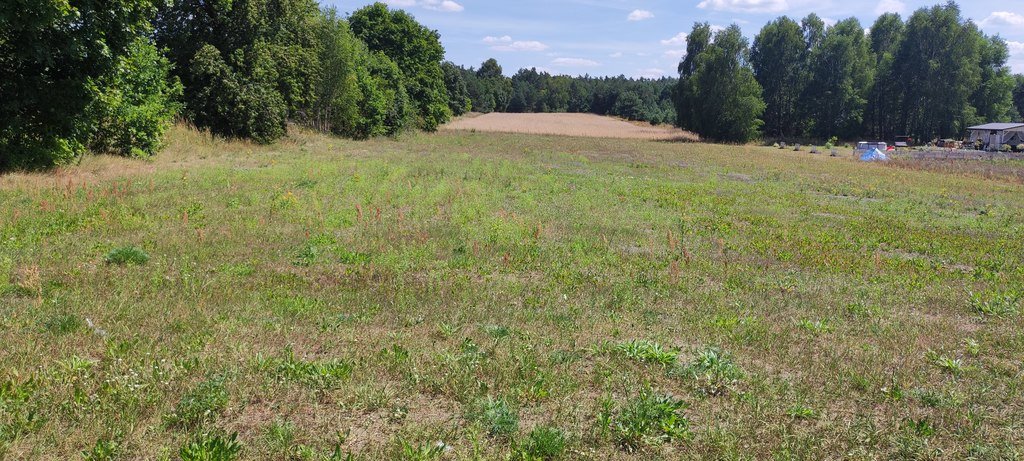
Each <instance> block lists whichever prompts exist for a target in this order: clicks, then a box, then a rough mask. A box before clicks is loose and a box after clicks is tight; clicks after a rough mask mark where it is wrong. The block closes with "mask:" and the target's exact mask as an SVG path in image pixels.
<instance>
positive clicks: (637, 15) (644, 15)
mask: <svg viewBox="0 0 1024 461" xmlns="http://www.w3.org/2000/svg"><path fill="white" fill-rule="evenodd" d="M653 18H654V13H651V12H650V11H647V10H633V12H632V13H629V16H627V17H626V19H628V20H630V21H643V20H644V19H653Z"/></svg>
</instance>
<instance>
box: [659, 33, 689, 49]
mask: <svg viewBox="0 0 1024 461" xmlns="http://www.w3.org/2000/svg"><path fill="white" fill-rule="evenodd" d="M686 37H687V36H686V32H680V33H678V34H676V36H675V37H672V38H670V39H666V40H662V41H661V44H662V45H665V46H680V45H685V44H686Z"/></svg>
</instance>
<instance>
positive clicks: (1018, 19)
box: [981, 11, 1024, 26]
mask: <svg viewBox="0 0 1024 461" xmlns="http://www.w3.org/2000/svg"><path fill="white" fill-rule="evenodd" d="M981 25H983V26H1024V15H1020V14H1017V13H1011V12H1009V11H994V12H992V14H990V15H988V17H987V18H985V19H983V20H981Z"/></svg>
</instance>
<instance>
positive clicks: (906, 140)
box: [893, 135, 914, 148]
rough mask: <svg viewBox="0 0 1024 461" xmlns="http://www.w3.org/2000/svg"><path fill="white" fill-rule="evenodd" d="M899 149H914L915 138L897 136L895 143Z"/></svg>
mask: <svg viewBox="0 0 1024 461" xmlns="http://www.w3.org/2000/svg"><path fill="white" fill-rule="evenodd" d="M893 144H894V145H895V146H896V147H897V148H899V147H914V137H913V136H909V135H906V136H897V137H896V141H895V142H894V143H893Z"/></svg>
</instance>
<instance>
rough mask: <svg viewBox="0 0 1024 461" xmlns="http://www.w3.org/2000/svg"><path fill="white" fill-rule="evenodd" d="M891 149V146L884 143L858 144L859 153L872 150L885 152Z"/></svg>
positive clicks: (867, 142)
mask: <svg viewBox="0 0 1024 461" xmlns="http://www.w3.org/2000/svg"><path fill="white" fill-rule="evenodd" d="M888 148H889V145H888V144H886V143H885V142H883V141H861V142H858V143H857V150H858V151H868V150H871V149H878V150H880V151H882V152H885V150H886V149H888Z"/></svg>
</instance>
